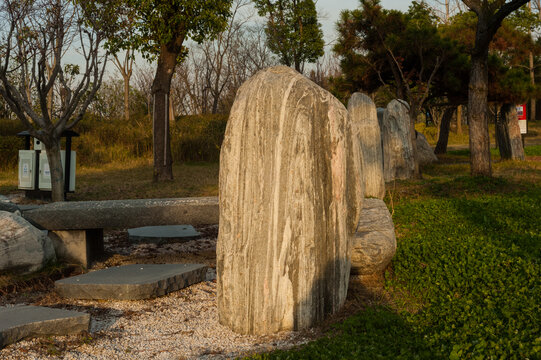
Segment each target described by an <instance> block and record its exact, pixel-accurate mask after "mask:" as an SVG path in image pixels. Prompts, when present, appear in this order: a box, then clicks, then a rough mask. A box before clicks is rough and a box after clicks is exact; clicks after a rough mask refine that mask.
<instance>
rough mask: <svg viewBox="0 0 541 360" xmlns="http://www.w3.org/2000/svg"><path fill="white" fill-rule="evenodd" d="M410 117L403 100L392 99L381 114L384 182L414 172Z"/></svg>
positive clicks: (406, 176) (409, 176) (407, 175)
mask: <svg viewBox="0 0 541 360" xmlns="http://www.w3.org/2000/svg"><path fill="white" fill-rule="evenodd" d="M410 131H411V130H410V118H409V114H408V108H407V107H406V105H404V103H403V101H398V100H393V101H391V102H390V103H389V105H387V108H386V109H385V112H384V114H383V128H382V132H383V175H384V178H385V182H389V181H392V180H395V179H410V178H412V177H413V174H414V172H415V157H414V154H413V146H412V143H411V132H410Z"/></svg>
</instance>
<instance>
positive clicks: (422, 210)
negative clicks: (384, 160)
mask: <svg viewBox="0 0 541 360" xmlns="http://www.w3.org/2000/svg"><path fill="white" fill-rule="evenodd" d="M535 151H537V150H535ZM467 161H468V158H467V157H466V156H465V155H464V154H459V155H457V154H455V155H453V156H452V158H451V159H446V160H444V163H442V164H438V165H433V166H430V167H427V168H425V169H424V179H423V180H412V181H401V182H396V183H394V184H389V185H388V194H387V197H386V199H385V200H386V202H387V204H388V206H389V208H390V209H391V211H392V213H393V220H394V222H395V226H396V232H397V241H398V249H397V253H396V256H395V258H394V259H393V261H392V264H391V266H390V268H389V269H388V271H387V273H386V279H387V285H386V286H387V289H386V290H387V292H388V295H389V300H388V301H387V302H386V303H384V304H378V305H371V306H368V308H367V309H366V310H364V311H359V312H358V313H357V314H355V315H353V316H351V317H349V318H348V319H347V320H346V321H344V322H342V323H340V324H336V325H335V326H334V328H333V329H332V330H331V331H330V332H329V333H328V334H327V336H326V337H324V338H322V339H320V340H317V341H315V342H312V343H309V344H308V345H305V346H303V347H301V348H298V349H294V350H290V351H277V352H273V353H269V354H260V355H256V356H254V358H256V359H540V358H541V330H540V324H541V311H540V310H541V309H540V307H541V287H540V285H541V264H540V259H541V251H540V249H541V162H539V161H526V162H502V163H498V164H494V172H495V174H496V177H494V178H472V177H470V176H468V171H469V167H468V165H467ZM464 163H466V164H464Z"/></svg>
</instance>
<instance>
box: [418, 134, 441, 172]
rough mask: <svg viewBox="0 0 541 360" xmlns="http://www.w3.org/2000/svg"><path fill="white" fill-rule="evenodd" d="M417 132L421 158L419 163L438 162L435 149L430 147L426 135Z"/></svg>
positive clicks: (419, 157)
mask: <svg viewBox="0 0 541 360" xmlns="http://www.w3.org/2000/svg"><path fill="white" fill-rule="evenodd" d="M416 133H417V134H416V135H417V136H416V138H415V140H416V141H417V158H418V160H419V165H428V164H432V163H433V162H437V161H438V157H437V156H436V154H434V150H432V148H431V147H430V144H429V143H428V141H427V140H426V137H425V136H424V135H423V134H422V133H420V132H416Z"/></svg>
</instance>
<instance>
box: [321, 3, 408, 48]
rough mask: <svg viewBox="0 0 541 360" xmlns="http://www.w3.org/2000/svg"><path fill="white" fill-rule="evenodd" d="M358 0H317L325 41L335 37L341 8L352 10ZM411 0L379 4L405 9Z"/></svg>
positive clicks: (330, 40)
mask: <svg viewBox="0 0 541 360" xmlns="http://www.w3.org/2000/svg"><path fill="white" fill-rule="evenodd" d="M359 4H360V1H359V0H317V3H316V7H317V10H318V13H319V14H320V16H322V18H320V22H321V26H322V28H323V33H324V34H325V42H326V43H330V42H332V41H333V40H335V39H336V33H335V30H334V28H335V24H336V22H337V21H338V19H339V17H340V13H341V12H342V11H343V10H353V9H357V8H358V7H359ZM410 4H411V0H381V6H383V7H384V8H386V9H397V10H402V11H404V10H407V9H408V6H409V5H410Z"/></svg>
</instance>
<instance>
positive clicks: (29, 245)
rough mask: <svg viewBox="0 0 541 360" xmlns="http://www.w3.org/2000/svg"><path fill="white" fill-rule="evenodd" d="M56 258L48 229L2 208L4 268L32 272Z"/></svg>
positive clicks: (0, 240)
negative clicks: (43, 229) (38, 227)
mask: <svg viewBox="0 0 541 360" xmlns="http://www.w3.org/2000/svg"><path fill="white" fill-rule="evenodd" d="M55 259H56V256H55V252H54V247H53V244H52V241H51V240H50V239H49V238H48V237H47V234H46V233H45V232H43V231H41V230H38V229H36V228H35V227H34V226H32V225H31V224H30V223H29V222H28V221H26V220H25V219H23V218H22V217H20V216H18V215H16V214H12V213H10V212H7V211H0V271H2V270H12V271H17V272H20V273H30V272H34V271H38V270H40V269H41V268H42V267H43V266H44V265H45V264H46V263H47V262H49V261H51V260H55Z"/></svg>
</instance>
